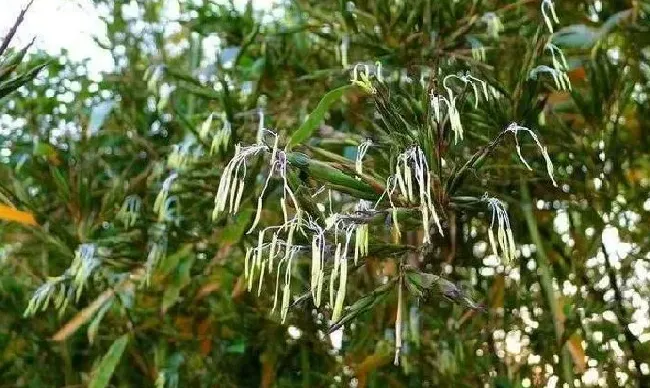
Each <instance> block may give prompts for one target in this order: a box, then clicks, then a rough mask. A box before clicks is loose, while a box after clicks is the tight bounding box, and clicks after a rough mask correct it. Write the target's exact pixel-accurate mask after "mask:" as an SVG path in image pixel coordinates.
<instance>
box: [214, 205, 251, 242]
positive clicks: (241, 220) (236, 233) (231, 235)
mask: <svg viewBox="0 0 650 388" xmlns="http://www.w3.org/2000/svg"><path fill="white" fill-rule="evenodd" d="M253 213H254V209H252V208H247V209H243V210H242V211H240V212H239V213H237V215H236V216H235V217H234V222H232V223H230V224H228V226H226V227H225V228H224V229H223V234H222V235H221V243H222V244H223V245H227V244H234V243H236V242H239V241H241V237H242V236H243V235H244V233H245V232H246V230H247V229H248V228H247V227H248V225H249V224H250V222H251V217H252V216H253Z"/></svg>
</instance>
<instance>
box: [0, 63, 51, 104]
mask: <svg viewBox="0 0 650 388" xmlns="http://www.w3.org/2000/svg"><path fill="white" fill-rule="evenodd" d="M47 65H48V64H47V63H43V64H41V65H38V66H36V67H34V68H32V69H31V70H29V71H27V72H25V73H23V74H20V75H18V76H16V77H14V78H11V79H9V80H7V81H5V82H2V83H0V99H1V98H3V97H5V96H6V95H8V94H9V93H11V92H13V91H15V90H16V89H18V88H19V87H21V86H23V85H24V84H26V83H27V82H29V81H31V80H33V79H34V78H35V77H36V76H37V75H38V72H39V71H41V70H42V69H43V68H44V67H45V66H47Z"/></svg>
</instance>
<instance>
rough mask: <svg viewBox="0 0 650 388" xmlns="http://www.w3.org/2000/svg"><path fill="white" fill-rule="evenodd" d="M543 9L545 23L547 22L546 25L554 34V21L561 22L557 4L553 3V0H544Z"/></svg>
mask: <svg viewBox="0 0 650 388" xmlns="http://www.w3.org/2000/svg"><path fill="white" fill-rule="evenodd" d="M541 9H542V16H543V18H544V23H546V27H547V28H548V31H549V33H551V34H552V33H553V23H560V20H559V19H558V17H557V14H556V13H555V4H553V0H542V5H541ZM549 14H550V16H549Z"/></svg>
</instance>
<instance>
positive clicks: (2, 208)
mask: <svg viewBox="0 0 650 388" xmlns="http://www.w3.org/2000/svg"><path fill="white" fill-rule="evenodd" d="M0 220H4V221H12V222H18V223H19V224H23V225H32V226H35V225H37V223H36V220H35V219H34V215H33V214H32V213H29V212H25V211H22V210H17V209H14V208H11V207H9V206H6V205H0Z"/></svg>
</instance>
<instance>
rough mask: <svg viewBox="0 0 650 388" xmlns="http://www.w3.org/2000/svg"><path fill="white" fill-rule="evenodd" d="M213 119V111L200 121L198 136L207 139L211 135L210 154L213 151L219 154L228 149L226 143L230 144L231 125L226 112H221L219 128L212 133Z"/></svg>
mask: <svg viewBox="0 0 650 388" xmlns="http://www.w3.org/2000/svg"><path fill="white" fill-rule="evenodd" d="M213 119H214V113H210V115H209V116H208V118H207V119H206V120H205V121H204V122H203V123H201V127H200V128H199V138H200V139H201V140H203V141H207V140H208V139H209V138H210V135H212V140H211V144H210V155H213V154H214V153H215V152H216V153H217V154H220V153H222V152H226V150H227V149H228V144H230V137H231V135H232V126H231V124H230V121H228V117H226V113H225V112H224V113H222V114H221V122H222V126H221V129H219V130H217V131H216V132H214V133H213V131H212V121H213Z"/></svg>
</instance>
